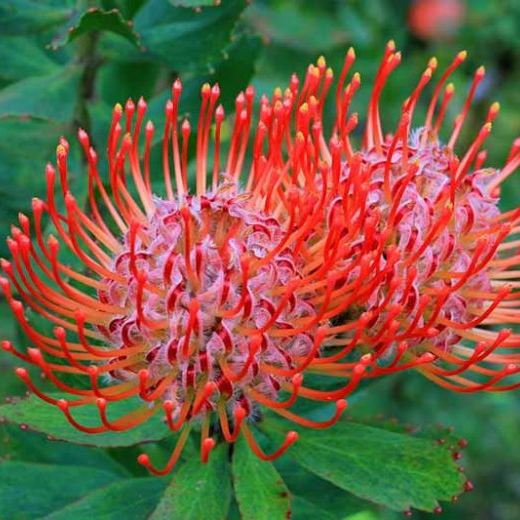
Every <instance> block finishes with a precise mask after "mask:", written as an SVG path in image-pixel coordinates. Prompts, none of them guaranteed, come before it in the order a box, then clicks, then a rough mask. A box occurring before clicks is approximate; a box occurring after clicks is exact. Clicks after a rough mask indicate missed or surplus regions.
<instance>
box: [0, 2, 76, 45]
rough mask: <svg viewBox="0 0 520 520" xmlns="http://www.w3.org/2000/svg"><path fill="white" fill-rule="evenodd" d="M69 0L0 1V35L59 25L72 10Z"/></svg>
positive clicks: (14, 34)
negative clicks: (51, 0) (62, 0)
mask: <svg viewBox="0 0 520 520" xmlns="http://www.w3.org/2000/svg"><path fill="white" fill-rule="evenodd" d="M69 3H70V2H68V1H65V2H48V1H47V2H46V1H35V0H2V2H0V33H1V34H2V36H8V35H9V36H16V35H20V34H32V33H34V32H38V31H43V30H45V29H48V28H50V27H53V26H56V25H59V24H61V23H63V22H65V21H66V20H67V19H69V18H70V17H71V16H72V14H73V12H74V10H73V8H72V7H70V6H69V5H68V4H69Z"/></svg>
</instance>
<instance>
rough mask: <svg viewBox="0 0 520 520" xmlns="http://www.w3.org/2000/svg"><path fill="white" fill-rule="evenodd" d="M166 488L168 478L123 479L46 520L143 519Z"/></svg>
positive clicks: (66, 507)
mask: <svg viewBox="0 0 520 520" xmlns="http://www.w3.org/2000/svg"><path fill="white" fill-rule="evenodd" d="M165 486H166V481H165V480H164V479H158V478H154V477H146V478H136V479H131V480H130V479H128V480H120V481H117V482H113V483H111V484H109V485H108V486H105V487H102V488H99V489H96V490H95V491H93V492H92V493H89V494H88V495H85V496H84V497H82V498H80V499H79V500H78V501H77V502H74V503H73V504H69V505H67V506H65V507H64V508H61V509H59V510H57V511H54V512H53V513H51V514H50V515H48V516H46V517H45V519H44V520H70V519H71V518H74V520H83V519H85V520H90V519H91V518H99V519H101V518H102V519H103V520H120V519H121V518H124V519H125V520H142V519H143V518H148V516H149V515H150V513H151V512H152V511H153V509H154V506H155V505H156V504H157V501H158V500H159V497H160V496H161V493H162V492H163V491H164V488H165Z"/></svg>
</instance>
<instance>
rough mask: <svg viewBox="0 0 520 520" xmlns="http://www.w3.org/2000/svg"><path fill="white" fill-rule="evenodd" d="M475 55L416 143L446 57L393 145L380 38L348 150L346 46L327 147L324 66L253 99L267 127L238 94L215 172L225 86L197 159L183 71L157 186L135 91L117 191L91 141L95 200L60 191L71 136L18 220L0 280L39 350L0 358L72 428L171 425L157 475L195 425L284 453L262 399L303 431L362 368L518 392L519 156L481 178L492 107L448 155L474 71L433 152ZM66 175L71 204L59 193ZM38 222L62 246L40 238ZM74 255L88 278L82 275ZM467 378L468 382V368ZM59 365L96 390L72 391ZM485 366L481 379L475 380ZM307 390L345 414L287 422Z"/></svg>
mask: <svg viewBox="0 0 520 520" xmlns="http://www.w3.org/2000/svg"><path fill="white" fill-rule="evenodd" d="M464 57H465V54H464V53H460V54H459V55H457V57H456V58H455V60H454V62H453V63H452V65H451V66H450V67H449V68H448V70H447V71H446V72H445V73H444V74H443V75H442V77H441V79H440V82H439V83H438V85H437V86H436V87H435V89H434V91H433V97H432V100H431V102H430V106H429V110H428V113H427V118H426V122H425V124H424V126H423V127H421V128H420V129H418V130H416V131H412V130H411V125H412V115H413V112H414V109H415V106H416V104H417V102H418V99H419V95H420V93H421V91H422V90H423V88H424V87H425V85H426V84H427V83H428V82H429V81H430V79H431V76H432V74H433V72H434V71H435V69H436V66H437V63H436V61H435V60H434V59H433V60H431V61H430V63H429V64H428V67H427V69H426V71H425V73H424V74H423V75H422V76H421V78H420V81H419V83H418V85H417V87H416V88H415V89H414V90H413V92H412V94H411V96H410V97H409V98H408V99H407V100H406V102H405V103H404V105H403V113H402V117H401V119H400V122H399V125H398V128H397V131H396V132H395V134H393V135H389V136H387V137H383V133H382V130H381V123H380V120H379V97H380V95H381V91H382V88H383V86H384V83H385V81H386V79H387V77H388V76H389V74H390V73H391V72H392V70H393V69H394V68H395V67H396V66H397V65H398V64H399V62H400V54H399V53H396V52H395V48H394V45H393V43H392V42H390V43H389V44H388V46H387V48H386V51H385V54H384V57H383V62H382V64H381V67H380V69H379V72H378V75H377V78H376V80H375V84H374V87H373V93H372V97H371V100H370V103H369V107H368V113H367V123H366V130H365V134H364V142H363V146H362V148H361V151H359V152H356V151H354V147H353V145H352V142H351V132H352V131H353V130H354V129H355V128H356V126H357V122H358V118H357V115H356V114H350V113H349V105H350V102H351V100H352V97H353V95H354V93H355V92H356V90H357V89H358V87H359V86H360V76H359V74H357V73H356V74H353V76H352V78H351V80H350V82H349V83H348V85H347V86H346V87H345V81H346V78H347V75H348V72H349V69H350V67H351V65H352V63H353V61H354V58H355V56H354V52H353V51H352V50H350V51H349V52H348V53H347V55H346V58H345V64H344V67H343V69H342V71H341V74H340V77H339V80H338V83H337V86H336V92H335V101H336V118H335V123H334V125H333V129H332V132H331V137H330V138H326V137H325V134H324V130H323V123H322V113H323V107H324V103H325V100H326V96H327V92H328V91H329V89H330V87H331V85H332V81H333V75H332V71H331V70H330V69H327V68H326V64H325V60H324V59H323V58H320V59H319V60H318V63H317V65H310V66H309V69H308V71H307V74H306V77H305V81H304V82H303V85H301V88H300V82H299V80H298V78H297V77H296V76H293V77H292V78H291V81H290V84H289V87H288V88H287V89H286V91H285V92H283V93H282V91H280V90H279V89H276V90H275V92H274V94H273V96H272V99H269V98H267V97H266V96H262V98H261V99H260V110H259V115H258V119H257V120H256V122H255V123H253V97H254V91H253V89H252V88H251V87H249V88H248V89H246V91H245V92H244V93H241V94H240V95H239V96H238V97H237V99H236V106H235V109H236V116H235V118H234V122H233V126H232V132H231V138H230V142H229V150H228V152H227V158H226V160H225V161H224V160H223V159H222V157H223V156H224V154H223V153H222V152H221V140H220V136H221V129H222V125H223V121H224V111H223V108H222V107H221V106H219V105H218V97H219V88H218V86H217V85H214V86H213V87H211V86H209V85H204V86H203V87H202V106H201V111H200V115H199V119H198V125H197V129H196V138H195V140H196V156H195V161H194V162H193V163H191V162H189V161H188V159H189V157H188V149H189V147H188V143H189V139H190V134H191V127H190V124H189V122H188V121H187V120H185V121H184V122H183V123H182V124H181V125H180V128H179V124H178V115H179V99H180V97H181V90H182V86H181V83H180V81H176V82H175V83H174V85H173V89H172V97H171V99H170V100H168V102H167V104H166V118H165V124H164V130H163V141H162V162H163V172H162V181H161V182H162V184H163V187H162V189H160V188H159V187H158V186H159V185H158V183H157V174H156V172H151V167H150V157H151V148H152V141H153V138H154V133H155V130H154V126H153V124H152V123H151V122H149V123H147V124H146V125H145V126H144V134H145V135H144V140H143V139H142V138H140V134H141V132H142V128H143V122H144V117H145V112H146V103H145V102H144V101H143V100H142V99H141V100H139V102H138V104H137V107H136V106H135V105H134V104H133V102H132V101H128V102H127V104H126V106H125V109H124V111H123V109H122V107H121V106H119V105H117V106H116V107H115V109H114V112H113V119H112V125H111V127H110V133H109V138H108V174H109V181H110V186H111V193H109V192H108V191H107V189H106V188H105V184H104V183H103V179H102V176H101V174H100V172H99V171H98V159H97V155H96V152H95V151H94V150H93V149H92V147H91V145H90V141H89V137H88V136H87V134H86V133H85V132H84V131H82V130H80V131H79V134H78V137H79V142H80V144H81V146H82V147H83V149H84V152H85V156H86V159H87V162H88V194H89V197H88V209H83V207H82V205H81V204H79V203H78V202H76V199H75V198H74V196H73V195H72V194H71V193H70V191H69V181H68V164H67V162H68V161H67V156H68V144H67V142H66V141H65V140H62V142H61V144H60V145H59V146H58V150H57V170H58V175H57V173H56V171H55V168H54V167H53V166H51V165H48V166H47V172H46V174H47V182H48V190H47V200H46V201H42V200H39V199H34V200H33V205H32V208H33V218H32V219H29V218H28V217H27V216H25V215H20V218H19V222H20V226H19V227H13V230H12V237H11V238H9V239H8V245H9V248H10V251H11V254H12V261H7V260H3V261H2V269H3V270H4V272H5V273H6V275H7V276H6V278H3V279H1V280H0V283H1V286H2V288H3V289H4V292H5V294H6V296H7V299H8V302H9V304H10V306H11V308H12V310H13V313H14V315H15V316H16V318H17V320H18V321H19V323H20V324H21V326H22V327H23V329H24V330H25V332H26V333H27V336H28V337H29V339H30V341H31V342H32V344H33V346H32V347H30V348H29V349H28V350H27V352H26V353H25V352H21V351H18V350H16V349H15V348H14V347H13V346H12V345H11V344H10V343H9V342H3V344H2V346H3V348H4V349H5V350H7V351H10V352H11V353H13V354H14V355H16V356H18V357H19V358H21V359H23V360H25V361H27V362H29V363H32V364H34V365H36V366H38V367H39V368H40V369H41V370H42V372H43V373H44V374H45V375H46V377H47V378H48V379H49V380H50V381H51V382H52V383H54V384H55V385H56V386H57V387H58V388H59V389H60V390H63V391H65V392H67V393H69V394H70V395H71V397H70V399H66V400H64V399H59V400H57V399H55V398H53V397H52V396H49V395H46V394H44V393H43V392H42V391H40V390H39V389H38V388H37V387H36V386H35V385H34V384H33V382H32V380H31V379H30V377H29V374H28V372H27V371H26V370H25V369H17V374H18V375H19V377H21V378H22V379H23V380H24V381H25V382H26V384H27V385H28V386H29V388H30V389H31V390H32V391H33V392H34V393H36V394H37V395H38V396H40V397H41V398H42V399H44V400H46V401H48V402H49V403H51V404H53V405H55V406H57V407H59V408H60V409H61V410H62V411H63V413H64V414H65V416H66V418H67V419H68V420H69V421H70V422H71V423H72V424H73V425H74V426H75V427H77V428H79V429H80V430H83V431H86V432H91V433H93V434H95V433H98V432H104V431H109V430H115V431H119V430H124V429H127V428H132V427H134V426H136V425H138V424H140V423H142V422H143V421H146V420H147V419H148V418H149V417H150V416H151V415H153V414H161V415H162V416H163V417H164V420H165V423H166V426H167V427H168V428H170V429H171V430H172V431H179V430H180V431H181V433H180V437H179V440H178V444H177V447H176V448H175V450H174V452H173V454H172V456H171V459H170V460H169V462H168V463H167V464H166V466H165V467H164V468H163V469H156V468H155V467H154V466H152V464H151V462H150V460H149V459H148V456H146V455H141V456H140V458H139V461H140V463H141V464H143V465H145V466H146V467H148V468H149V469H150V470H151V471H152V472H154V473H156V474H165V473H167V472H169V471H170V470H171V468H172V467H173V465H174V464H175V462H176V460H177V459H178V457H179V455H180V452H181V450H182V447H183V445H184V443H185V442H186V439H187V436H188V435H189V432H190V429H192V428H193V427H194V426H195V428H197V429H200V432H201V455H202V460H203V461H206V460H207V458H208V456H209V453H210V451H211V449H212V448H213V446H214V444H215V442H216V441H215V438H223V439H224V440H226V441H227V442H233V441H234V440H235V439H236V438H237V436H238V435H239V434H240V433H243V434H244V435H245V437H246V439H247V441H248V443H249V444H250V446H251V448H252V449H253V450H254V451H255V453H256V454H257V455H258V456H260V457H262V458H264V459H270V458H274V457H276V456H278V455H279V454H281V453H282V452H283V451H284V450H285V449H286V448H287V447H288V446H289V445H290V444H292V443H293V442H294V441H295V440H296V438H297V435H296V433H295V432H289V433H288V434H287V437H286V440H285V442H284V443H283V444H282V446H281V447H280V448H279V449H277V450H275V451H274V453H272V454H271V455H266V454H265V453H264V452H263V451H262V450H261V449H260V447H259V446H258V444H257V443H256V441H255V438H254V435H253V431H252V429H251V425H252V423H254V422H255V420H257V419H258V418H259V416H260V411H261V410H262V409H263V408H269V409H271V410H272V411H273V412H275V413H277V414H280V415H281V416H283V417H285V418H287V419H290V420H292V421H294V422H296V423H298V424H301V425H304V426H309V427H314V428H321V427H326V426H329V425H331V424H333V423H334V422H335V421H336V420H338V419H339V417H340V415H341V412H342V411H343V410H344V408H345V406H346V402H345V401H344V398H345V397H346V396H347V395H348V394H350V393H351V392H352V391H353V390H354V389H355V388H356V387H357V385H358V384H359V382H360V380H361V379H362V378H366V377H370V378H373V377H378V376H381V375H384V374H389V373H393V372H397V371H400V370H405V369H408V368H412V367H419V369H421V370H422V371H423V372H425V373H426V375H427V376H428V377H430V378H432V379H434V380H436V381H438V382H440V383H441V384H443V385H444V386H450V387H454V388H457V389H462V390H463V391H466V390H477V389H491V388H495V389H507V388H512V387H514V386H518V385H517V384H515V383H509V384H507V385H503V384H502V383H501V381H502V380H503V379H504V378H505V377H507V376H511V375H513V374H515V373H517V372H518V369H517V368H516V365H514V363H515V362H516V361H517V360H518V356H519V355H518V354H515V353H511V349H513V348H515V347H517V346H518V345H519V344H520V343H519V339H520V338H519V337H518V336H517V335H513V334H510V333H509V332H495V331H494V330H492V329H490V328H489V327H487V328H486V326H487V325H489V324H495V323H514V322H515V321H516V319H517V318H516V316H517V312H518V310H517V305H518V302H517V294H516V293H512V292H511V287H513V286H514V285H515V284H517V283H518V282H512V283H509V284H507V286H504V284H503V281H502V280H507V279H509V278H515V277H516V276H517V274H516V272H515V271H508V268H509V267H510V266H512V265H514V264H515V263H516V261H517V256H516V249H515V248H516V247H517V245H518V244H516V241H512V242H507V241H506V239H507V237H508V236H511V235H512V234H513V233H515V232H517V231H518V227H517V226H518V221H519V219H520V212H519V211H513V212H509V213H505V214H501V213H500V212H499V210H498V209H497V198H496V197H497V195H498V186H499V184H500V182H501V181H502V180H504V179H505V178H506V177H507V176H508V175H509V174H510V173H511V172H512V171H513V170H514V169H515V168H516V167H517V166H518V164H519V163H520V152H519V150H520V144H518V143H516V144H515V145H514V147H513V150H512V152H511V156H510V158H509V160H508V162H507V165H506V166H505V167H504V168H503V169H502V170H501V171H500V172H497V171H496V170H491V169H483V168H482V163H483V161H484V160H485V155H484V153H483V152H480V151H479V149H480V146H481V145H482V143H483V141H484V139H485V138H486V137H487V135H488V134H489V130H490V122H491V120H492V119H493V118H494V117H495V115H496V113H497V111H498V106H497V105H493V106H492V108H491V110H490V112H489V115H488V121H487V122H486V124H485V125H484V127H483V128H482V130H481V131H480V132H479V133H478V136H477V138H476V140H475V141H474V142H473V143H472V144H471V145H470V146H469V148H468V149H467V151H466V152H465V153H464V154H463V155H462V157H461V158H460V159H459V158H457V156H456V155H455V153H454V151H453V148H454V145H455V144H456V142H457V139H458V136H459V133H460V131H461V128H462V125H463V123H464V121H465V119H466V116H467V114H468V110H469V105H470V103H471V100H472V97H473V95H474V93H475V89H476V87H477V84H478V82H479V81H480V80H481V79H482V76H483V70H482V69H479V70H478V71H477V75H476V76H475V82H474V84H473V86H472V87H471V89H470V93H469V96H468V99H467V101H466V103H465V105H464V107H463V110H462V113H461V115H460V116H459V117H458V118H457V120H456V123H455V127H454V131H453V133H452V135H451V137H450V138H449V140H448V142H447V144H445V145H444V144H441V142H440V141H439V140H438V138H437V134H438V132H439V130H440V127H441V124H442V121H443V118H444V114H445V112H446V108H447V105H448V103H449V101H450V98H451V96H452V93H453V87H452V86H451V85H448V87H447V88H446V90H445V94H444V97H443V99H442V101H441V103H440V107H439V109H438V114H437V116H436V117H435V118H434V113H435V109H436V108H437V101H438V99H439V98H440V95H441V91H442V88H443V85H444V83H445V82H446V79H447V77H448V76H449V74H450V73H451V72H452V71H453V69H454V68H455V67H456V66H458V65H459V64H460V63H461V62H462V61H463V60H464ZM252 128H254V131H253V132H252V131H251V130H252ZM143 141H144V142H143ZM210 144H211V146H210ZM248 145H249V148H250V151H249V150H248ZM210 150H211V152H210ZM246 169H247V170H248V171H247V174H246ZM191 170H193V174H194V175H191V173H192V172H191ZM191 177H194V180H193V182H190V179H191ZM208 177H209V179H208ZM57 178H59V185H60V186H59V188H58V191H59V192H60V197H62V198H63V202H62V203H61V202H58V201H57V200H56V198H55V191H56V184H57ZM191 184H193V186H194V187H193V191H192V190H191V189H190V185H191ZM61 207H64V210H63V211H62V210H60V209H59V208H61ZM44 214H47V215H48V218H49V219H50V221H51V222H52V224H53V226H54V228H55V230H56V236H52V235H50V236H48V238H44V234H43V230H42V219H43V217H44ZM64 250H65V251H66V252H68V253H69V256H70V252H72V253H73V254H74V255H75V256H76V257H77V258H78V259H79V261H80V263H81V264H82V265H83V267H84V268H80V269H74V268H72V267H70V266H69V265H68V263H67V262H66V261H65V260H64V259H63V258H64V257H62V256H61V254H62V251H64ZM509 252H512V253H511V254H509ZM15 293H17V294H18V297H19V298H20V299H22V300H24V301H25V304H23V303H21V301H18V300H16V299H15ZM26 306H27V307H29V308H31V309H33V310H34V311H35V312H36V313H38V314H40V315H42V316H43V317H44V318H46V319H47V320H49V322H51V323H53V324H54V326H55V327H54V330H53V334H52V335H47V334H45V333H43V332H41V331H38V330H36V328H34V327H33V325H32V324H31V323H30V322H29V320H28V318H27V317H26V312H25V307H26ZM445 363H448V364H450V365H451V366H445ZM464 371H469V372H470V373H475V374H476V376H477V381H475V382H471V381H470V380H469V379H467V378H466V377H463V376H462V375H460V374H461V373H462V372H464ZM61 373H65V374H66V373H72V374H75V375H77V376H79V377H82V378H83V380H85V381H86V382H87V385H83V386H81V387H78V388H76V387H74V386H71V384H69V382H68V381H65V379H64V378H61V379H60V374H61ZM304 374H305V376H306V377H307V375H308V374H319V375H325V376H330V377H332V378H336V379H338V378H339V379H340V381H339V382H338V386H339V387H338V388H337V389H336V390H323V389H319V388H312V383H311V384H310V386H309V383H308V382H306V384H305V385H304V382H303V379H304V377H303V375H304ZM481 376H482V377H484V378H486V377H487V379H486V380H485V381H483V382H481V381H480V380H479V378H480V377H481ZM309 379H312V378H309ZM135 396H138V397H139V398H140V400H141V402H142V404H141V406H140V407H138V408H137V409H136V410H134V411H133V412H132V413H129V414H128V415H125V416H123V417H118V418H116V419H114V418H112V419H110V418H109V412H108V410H107V409H108V408H109V407H110V403H111V402H114V401H119V400H123V399H128V398H131V397H135ZM298 397H303V398H306V399H313V400H318V401H319V400H321V401H336V413H335V414H334V415H333V417H332V418H331V419H330V420H328V421H325V422H322V423H319V422H313V421H311V420H309V419H307V418H304V417H300V416H299V415H297V414H296V413H294V412H293V411H291V410H289V408H290V407H291V406H292V405H293V404H294V403H295V401H296V399H297V398H298ZM77 406H95V407H97V409H98V412H99V419H100V425H99V426H97V427H87V426H84V425H81V424H78V422H76V420H75V418H74V409H75V407H77Z"/></svg>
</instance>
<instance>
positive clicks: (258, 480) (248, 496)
mask: <svg viewBox="0 0 520 520" xmlns="http://www.w3.org/2000/svg"><path fill="white" fill-rule="evenodd" d="M233 482H234V488H235V493H236V498H237V501H238V506H239V508H240V512H241V514H242V518H243V519H244V520H271V519H273V520H275V519H278V518H280V519H286V518H289V517H290V516H291V503H290V499H289V490H288V489H287V486H286V485H285V482H284V481H283V479H282V477H281V476H280V475H279V473H278V472H277V471H276V469H275V467H274V466H273V464H272V463H271V462H265V461H263V460H260V459H259V458H258V457H256V456H255V455H254V453H253V452H252V451H251V450H250V449H249V447H248V445H247V443H246V441H245V440H244V438H240V439H239V440H238V441H237V443H236V445H235V450H234V453H233Z"/></svg>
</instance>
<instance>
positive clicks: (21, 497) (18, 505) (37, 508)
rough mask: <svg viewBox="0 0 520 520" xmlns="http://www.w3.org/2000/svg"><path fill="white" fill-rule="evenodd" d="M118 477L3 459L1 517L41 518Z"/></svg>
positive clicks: (79, 469)
mask: <svg viewBox="0 0 520 520" xmlns="http://www.w3.org/2000/svg"><path fill="white" fill-rule="evenodd" d="M118 478H119V477H118V476H117V475H115V474H114V473H110V472H108V471H104V470H100V469H94V468H89V467H85V466H61V465H60V466H58V465H52V464H31V463H28V462H9V461H4V462H2V463H1V464H0V511H1V512H2V513H1V515H2V518H6V519H16V518H20V519H27V518H41V517H42V516H43V515H46V514H48V513H51V512H52V511H55V510H56V509H59V508H61V507H63V506H65V505H67V504H70V503H71V502H73V501H75V500H78V499H79V498H81V497H82V496H84V495H85V494H86V493H89V492H91V491H92V490H93V489H96V488H99V487H101V486H105V485H107V484H109V483H111V482H114V481H115V480H117V479H118Z"/></svg>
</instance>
